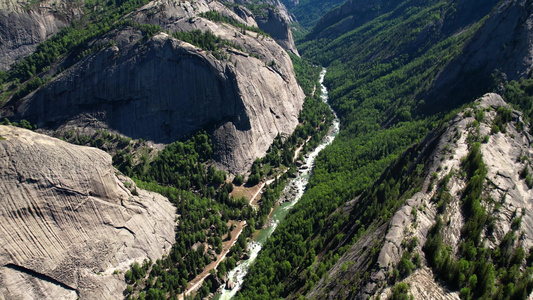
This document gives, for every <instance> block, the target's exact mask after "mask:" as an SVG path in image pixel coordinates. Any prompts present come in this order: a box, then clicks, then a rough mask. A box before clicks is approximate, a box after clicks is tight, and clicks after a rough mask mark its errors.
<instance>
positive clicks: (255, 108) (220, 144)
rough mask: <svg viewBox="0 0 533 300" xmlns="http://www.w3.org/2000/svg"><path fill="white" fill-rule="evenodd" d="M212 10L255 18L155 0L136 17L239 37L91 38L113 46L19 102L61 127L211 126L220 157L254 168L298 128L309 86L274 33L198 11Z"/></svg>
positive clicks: (171, 131)
mask: <svg viewBox="0 0 533 300" xmlns="http://www.w3.org/2000/svg"><path fill="white" fill-rule="evenodd" d="M208 11H218V12H219V13H220V14H223V15H228V16H231V17H232V18H234V19H237V20H239V21H241V22H242V23H244V24H248V26H253V25H254V24H255V23H254V22H255V21H254V20H253V19H250V18H244V19H242V18H240V17H239V16H237V15H236V14H235V13H234V12H233V11H232V10H230V9H228V8H226V6H224V5H222V4H221V3H220V2H217V1H212V2H207V1H195V2H187V1H186V2H166V1H161V2H150V3H149V4H147V5H146V6H144V7H142V8H140V9H139V10H138V11H135V12H133V13H131V14H130V16H129V17H131V19H133V20H134V21H136V22H138V23H149V24H157V25H159V26H161V29H162V30H164V31H167V32H176V31H192V30H201V31H202V32H207V31H209V32H211V33H213V34H214V35H216V36H218V37H219V38H220V39H222V40H223V41H227V42H229V43H230V44H231V45H230V46H220V47H219V48H220V49H217V50H216V51H213V50H205V49H201V48H199V47H196V46H193V45H191V44H188V43H185V42H182V41H179V40H177V39H175V38H172V37H171V36H169V35H168V34H165V33H160V34H157V35H155V36H153V37H151V38H148V39H147V38H146V37H145V36H143V34H142V31H141V30H137V29H134V28H132V27H125V28H121V29H117V30H114V31H112V32H110V33H109V34H107V35H106V36H104V37H102V38H100V39H98V40H95V41H93V43H92V44H91V45H97V44H101V45H110V44H112V45H113V46H111V47H107V48H104V49H103V50H101V51H97V52H95V53H93V54H90V55H88V56H86V57H85V58H83V59H82V60H81V61H79V62H78V63H76V64H75V65H74V66H72V67H70V68H69V69H67V70H66V71H64V72H62V73H60V74H59V75H58V76H57V77H55V78H54V80H52V81H51V82H50V83H48V84H46V85H45V86H43V87H42V88H41V89H39V90H37V91H36V92H34V93H33V94H30V95H28V96H27V97H26V98H25V99H24V100H23V101H22V103H15V104H14V108H15V111H14V115H12V116H13V117H15V118H25V119H28V120H30V121H31V122H32V123H36V124H38V125H39V127H46V128H50V129H53V130H56V129H59V130H70V129H73V128H93V129H101V128H104V129H107V130H111V131H116V132H119V133H121V134H123V135H126V136H129V137H132V138H143V139H146V140H152V141H154V142H156V143H170V142H173V141H175V140H177V139H179V138H183V137H185V136H187V135H188V134H190V133H192V132H194V131H196V130H200V129H207V130H209V131H212V132H213V135H214V142H215V145H216V152H215V160H216V162H217V163H218V166H219V167H221V168H223V169H225V170H230V171H232V172H236V173H242V172H245V171H246V170H247V169H248V168H249V167H250V165H251V163H252V162H253V160H255V159H256V158H257V157H261V156H263V155H264V153H265V152H266V150H267V149H268V147H269V146H270V144H271V143H272V141H273V139H274V137H275V136H276V135H278V134H279V133H290V132H292V130H294V128H295V127H296V125H297V123H298V113H299V111H300V109H301V107H302V104H303V99H304V94H303V92H302V90H301V88H300V87H299V86H298V83H297V82H296V78H295V75H294V71H293V69H292V63H291V60H290V58H289V56H288V54H287V53H286V52H285V51H284V50H283V48H281V47H280V46H279V45H278V44H277V43H276V42H275V41H274V40H273V39H272V38H269V37H265V36H263V35H260V34H257V33H255V32H250V31H247V32H243V31H242V30H241V29H240V28H237V27H234V26H232V25H230V24H227V23H217V22H213V21H210V20H209V19H206V18H202V17H199V14H200V13H202V12H208ZM235 47H236V48H235ZM72 55H74V54H72ZM66 60H68V58H67V59H66ZM10 114H12V112H11V111H10V109H9V108H5V109H4V116H5V115H8V116H9V115H10Z"/></svg>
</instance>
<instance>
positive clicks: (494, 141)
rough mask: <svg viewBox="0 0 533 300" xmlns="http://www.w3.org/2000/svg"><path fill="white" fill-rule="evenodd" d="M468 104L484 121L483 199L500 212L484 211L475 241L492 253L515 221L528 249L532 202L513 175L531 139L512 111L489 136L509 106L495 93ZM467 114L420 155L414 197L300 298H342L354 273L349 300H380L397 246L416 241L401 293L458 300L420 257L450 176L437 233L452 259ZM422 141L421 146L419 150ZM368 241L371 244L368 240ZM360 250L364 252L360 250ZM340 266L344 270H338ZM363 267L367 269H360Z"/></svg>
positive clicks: (532, 236)
mask: <svg viewBox="0 0 533 300" xmlns="http://www.w3.org/2000/svg"><path fill="white" fill-rule="evenodd" d="M475 105H476V106H477V107H478V108H479V109H482V110H484V111H485V118H484V120H483V121H482V122H480V128H479V130H480V132H479V133H480V135H481V136H489V138H488V141H487V142H486V143H483V144H482V146H481V152H482V155H483V161H484V162H485V165H486V167H487V171H488V172H487V175H486V179H485V183H484V188H483V191H484V192H483V196H482V197H483V199H493V200H494V201H496V202H498V203H500V204H501V207H499V208H497V209H493V207H492V206H491V205H490V204H487V205H485V206H486V209H487V210H490V211H488V213H489V214H491V215H492V216H493V217H494V219H495V220H496V221H495V225H494V232H493V233H492V235H491V236H490V237H489V236H487V233H486V231H485V232H484V233H483V235H482V239H484V244H485V246H486V247H489V248H495V247H497V246H498V245H499V244H500V242H501V241H502V239H503V238H504V236H505V235H506V234H507V233H508V232H510V230H511V223H512V221H513V218H514V217H516V216H522V222H521V226H520V228H519V229H517V231H518V232H521V238H520V242H519V243H520V245H521V246H522V247H523V248H524V249H529V248H530V247H531V246H533V226H532V225H531V224H532V221H531V220H533V211H532V210H531V207H530V203H531V201H533V190H532V189H530V188H529V187H528V186H527V184H526V182H525V180H524V179H523V178H520V174H519V173H520V171H521V170H523V169H524V167H525V166H527V165H528V164H529V163H528V161H529V160H530V159H531V158H532V157H533V151H532V150H531V144H530V140H531V138H530V137H529V135H528V134H527V131H528V128H525V129H523V130H521V131H518V130H517V129H516V126H515V124H517V122H519V121H521V116H520V113H519V112H516V111H515V112H513V117H512V119H513V120H512V121H511V122H510V123H508V124H507V125H506V130H507V132H506V133H501V132H499V133H493V134H491V126H492V122H493V120H494V118H495V117H496V114H497V112H496V111H497V109H498V107H500V106H504V107H509V106H508V105H507V104H506V103H505V102H504V101H503V100H502V98H501V97H500V96H499V95H497V94H486V95H485V96H483V97H482V98H481V99H479V100H478V101H476V102H475ZM467 111H470V112H468V113H460V114H459V115H458V116H456V117H455V118H454V119H452V120H451V121H450V122H449V126H448V128H447V129H446V130H445V131H444V132H442V133H440V134H438V135H437V137H438V138H437V139H436V140H435V142H436V146H435V147H434V150H432V151H431V152H429V153H428V154H424V155H425V156H426V157H427V161H426V163H425V172H424V173H425V174H426V175H425V176H426V177H425V179H424V181H423V182H424V183H423V185H422V186H421V187H420V190H421V191H420V192H418V193H416V194H414V195H413V196H411V197H410V198H409V199H407V200H406V201H405V203H404V204H403V205H402V207H401V208H400V209H398V211H396V213H395V214H394V216H393V217H392V218H391V219H390V221H389V222H388V223H387V224H384V225H383V226H382V227H379V228H375V229H372V230H370V231H369V232H368V233H367V234H365V235H364V236H363V237H362V238H361V239H360V240H359V241H358V242H357V243H355V244H354V245H353V246H352V247H351V249H350V250H348V251H347V253H346V254H344V255H343V256H342V257H341V258H340V259H339V261H338V262H337V263H336V264H335V265H334V266H333V267H332V268H331V270H330V271H329V274H328V276H327V278H328V280H321V281H319V282H318V283H317V285H316V287H315V288H314V289H313V290H312V291H311V292H310V293H309V294H308V295H307V296H308V297H318V298H320V297H322V296H324V295H328V297H329V298H330V299H335V298H339V297H341V296H347V295H352V296H354V294H349V293H350V289H349V288H348V286H347V285H346V284H338V283H339V282H342V281H343V280H346V282H348V283H350V282H351V281H352V280H354V279H353V277H354V276H353V275H354V274H362V273H363V272H369V273H368V277H367V278H368V280H366V281H363V282H361V285H360V286H358V287H357V291H356V293H355V295H356V298H358V299H366V298H367V297H370V298H371V299H375V298H377V297H378V296H379V297H380V298H381V299H387V297H389V296H390V295H391V287H392V286H391V285H389V284H388V282H390V279H391V276H392V274H393V270H394V269H395V268H397V266H398V263H399V262H400V260H401V259H402V254H403V252H404V251H407V250H406V247H405V244H404V243H406V242H408V241H412V240H413V239H414V238H416V239H415V240H416V244H415V245H414V247H413V252H412V253H418V254H419V255H420V256H421V258H422V267H421V268H419V269H417V270H416V271H415V272H413V273H412V274H411V275H410V276H408V277H407V278H405V279H404V280H403V281H404V282H406V283H408V284H409V292H410V294H412V295H413V296H414V298H415V299H459V293H458V292H457V291H450V290H448V289H447V287H445V286H443V285H442V284H441V283H440V282H439V281H436V280H435V275H434V274H433V272H432V270H431V269H430V268H429V267H428V266H427V262H426V261H425V254H424V251H422V247H423V246H424V244H425V242H426V239H427V236H428V232H429V229H430V227H431V226H432V225H433V224H434V223H435V216H436V215H437V203H436V201H434V196H435V195H436V193H437V183H438V182H439V181H440V180H441V179H442V178H444V177H445V176H447V175H448V174H450V173H451V174H452V176H451V177H450V180H449V183H448V185H447V191H448V192H449V193H450V195H451V199H452V200H451V201H450V203H449V205H447V207H446V212H445V215H444V216H443V218H445V220H446V224H447V225H446V226H445V228H444V230H443V232H442V237H443V243H444V244H446V245H449V246H450V249H451V251H452V253H457V252H458V249H459V245H460V243H461V240H462V239H461V238H462V236H461V229H462V226H463V224H464V223H465V220H464V217H463V213H462V209H461V205H462V198H463V195H462V194H463V191H464V188H465V187H466V185H467V182H466V181H467V179H466V178H465V177H464V176H462V175H461V174H460V173H461V172H460V170H461V165H462V158H464V157H465V156H466V155H467V154H468V151H469V149H468V142H467V140H468V136H469V133H470V132H471V131H472V130H473V126H471V125H470V124H472V122H473V121H474V120H475V118H474V113H473V111H472V109H471V108H468V109H467ZM425 142H426V141H424V143H425ZM371 239H373V243H369V240H371ZM370 247H372V249H376V248H377V249H379V252H378V253H377V254H376V256H375V263H372V264H371V263H370V262H371V254H370V253H369V252H370V251H368V249H369V248H370ZM365 250H366V251H365ZM343 266H344V267H343ZM369 266H370V268H368V267H369Z"/></svg>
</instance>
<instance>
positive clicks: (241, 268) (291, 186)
mask: <svg viewBox="0 0 533 300" xmlns="http://www.w3.org/2000/svg"><path fill="white" fill-rule="evenodd" d="M325 75H326V69H323V70H322V72H320V88H321V91H322V96H321V97H322V101H324V102H326V103H327V101H328V91H327V89H326V87H325V86H324V84H323V83H324V76H325ZM330 109H331V107H330ZM332 111H333V110H332ZM333 114H335V112H333ZM339 128H340V122H339V118H338V117H337V115H335V119H334V121H333V124H332V125H331V128H330V131H329V133H328V135H326V136H325V137H324V139H323V140H322V143H321V144H320V145H318V147H316V148H315V150H313V152H311V153H309V154H308V155H306V157H305V158H304V163H303V165H302V166H301V167H300V168H299V169H298V175H297V177H296V178H294V179H291V180H290V181H289V183H288V184H287V186H286V187H285V189H284V190H283V191H282V196H281V197H284V196H285V197H286V196H287V195H291V197H293V200H292V201H289V202H285V203H283V204H282V205H279V206H277V207H276V208H275V209H274V211H273V212H272V214H271V216H270V220H269V222H268V226H267V227H266V228H264V229H262V230H260V231H259V233H258V234H256V236H255V238H254V240H253V241H251V242H249V243H248V251H249V254H250V258H249V259H247V260H244V261H241V263H240V264H239V265H238V266H237V267H235V268H234V269H233V270H231V271H229V272H228V279H229V280H231V281H232V282H233V283H234V287H233V289H231V290H228V289H226V288H225V286H222V287H221V288H220V289H219V292H220V293H221V294H220V295H217V296H215V299H222V300H226V299H231V298H233V296H235V294H236V293H237V292H238V291H239V290H240V288H241V285H242V282H243V280H244V277H245V276H246V274H247V273H248V269H249V268H250V266H251V265H252V263H253V262H254V261H255V259H256V258H257V255H258V254H259V252H260V251H261V248H262V247H263V245H264V244H265V242H266V240H267V239H268V238H269V237H270V236H271V235H272V233H273V232H274V230H275V229H276V227H277V226H278V224H279V223H280V222H281V221H283V219H285V216H286V215H287V213H288V212H289V210H290V209H291V208H292V207H293V206H294V205H295V204H296V203H297V202H298V200H300V198H301V197H302V195H303V194H304V192H305V188H306V186H307V183H308V182H309V178H310V176H311V172H312V170H313V166H314V164H315V159H316V157H317V156H318V153H320V151H322V150H323V149H324V148H326V146H327V145H329V144H331V143H332V142H333V140H334V139H335V137H336V136H337V134H338V133H339Z"/></svg>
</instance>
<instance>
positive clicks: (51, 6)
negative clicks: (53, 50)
mask: <svg viewBox="0 0 533 300" xmlns="http://www.w3.org/2000/svg"><path fill="white" fill-rule="evenodd" d="M28 3H29V1H17V0H15V1H7V0H5V1H0V40H1V41H2V42H1V43H0V57H2V59H0V70H2V71H5V70H8V69H9V67H10V66H11V64H13V63H14V62H15V61H16V60H18V59H20V58H23V57H25V56H27V55H30V54H31V53H33V51H34V50H35V49H36V47H37V45H38V44H39V43H41V42H43V41H44V40H46V39H47V38H49V37H51V36H52V35H54V34H55V33H57V32H58V31H59V30H61V29H62V28H64V27H67V26H69V25H70V23H71V22H72V21H74V20H77V19H78V18H79V17H80V16H81V15H82V14H83V7H81V5H80V3H78V2H75V1H61V0H58V1H56V0H47V1H38V2H37V3H35V4H31V5H30V4H28Z"/></svg>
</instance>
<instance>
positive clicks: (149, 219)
mask: <svg viewBox="0 0 533 300" xmlns="http://www.w3.org/2000/svg"><path fill="white" fill-rule="evenodd" d="M0 136H1V138H0V201H1V202H2V205H0V232H2V244H1V246H0V265H1V267H0V298H2V299H37V298H40V299H77V298H81V299H118V298H121V297H122V295H123V294H122V293H123V291H124V290H125V288H126V285H125V282H124V279H123V277H122V276H123V275H120V274H123V273H124V271H125V270H127V269H128V268H129V265H130V264H131V263H132V262H133V261H140V262H142V261H143V260H144V259H146V258H150V259H158V258H160V257H161V255H163V254H164V253H166V252H167V250H169V249H170V247H171V246H172V244H173V243H174V239H175V236H174V227H175V221H174V220H175V208H174V207H173V206H172V205H171V204H170V202H168V200H167V199H166V198H164V197H162V196H161V195H159V194H155V193H149V192H146V191H144V190H140V189H136V190H137V193H134V194H138V195H132V193H131V192H130V189H132V188H135V186H134V185H132V183H131V181H130V180H129V179H127V178H125V177H122V176H121V177H120V178H118V177H117V175H116V174H115V172H116V170H115V169H114V168H113V167H112V165H111V157H110V156H109V155H108V154H106V153H105V152H103V151H101V150H98V149H95V148H89V147H81V146H75V145H71V144H68V143H66V142H63V141H60V140H58V139H55V138H51V137H48V136H45V135H41V134H37V133H34V132H32V131H29V130H26V129H20V128H16V127H11V126H0ZM125 182H127V183H125ZM127 187H129V188H127ZM115 270H117V271H118V272H115ZM113 273H116V274H113Z"/></svg>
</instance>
